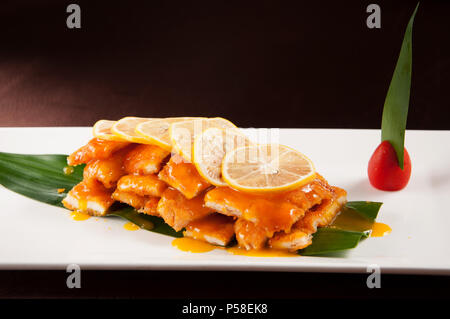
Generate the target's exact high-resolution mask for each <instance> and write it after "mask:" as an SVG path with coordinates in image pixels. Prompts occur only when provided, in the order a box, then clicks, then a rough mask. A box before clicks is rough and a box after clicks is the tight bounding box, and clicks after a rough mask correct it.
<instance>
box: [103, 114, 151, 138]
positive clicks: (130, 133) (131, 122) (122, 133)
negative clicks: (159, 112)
mask: <svg viewBox="0 0 450 319" xmlns="http://www.w3.org/2000/svg"><path fill="white" fill-rule="evenodd" d="M150 120H157V119H151V118H144V117H131V116H130V117H124V118H123V119H120V120H119V121H117V122H116V123H115V124H114V125H113V126H112V127H111V132H112V133H113V134H114V135H116V136H117V137H119V138H121V139H122V140H123V141H128V142H132V143H140V144H150V143H149V142H148V141H147V140H146V139H145V138H143V137H142V136H141V135H139V134H137V133H136V131H135V130H136V126H137V125H138V124H140V123H143V122H148V121H150Z"/></svg>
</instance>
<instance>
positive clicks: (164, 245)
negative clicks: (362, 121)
mask: <svg viewBox="0 0 450 319" xmlns="http://www.w3.org/2000/svg"><path fill="white" fill-rule="evenodd" d="M406 136H407V140H406V145H407V148H408V151H409V154H410V156H411V161H412V176H411V180H410V182H409V185H408V186H407V187H406V189H404V190H402V191H400V192H382V191H378V190H376V189H374V188H372V187H371V186H370V184H369V181H368V179H367V172H366V170H367V163H368V161H369V158H370V156H371V154H372V152H373V151H374V150H375V148H376V147H377V145H378V144H379V141H380V132H379V131H378V130H329V129H313V130H311V129H281V130H280V131H279V137H280V142H281V143H282V144H286V145H289V146H291V147H294V148H296V149H298V150H300V151H301V152H303V153H304V154H306V155H308V156H309V157H310V158H311V160H312V161H313V162H314V163H315V165H316V168H317V170H318V172H319V173H321V174H322V175H323V176H324V177H325V178H326V179H327V180H328V181H329V183H330V184H331V185H336V186H340V187H342V188H344V189H346V190H347V191H348V198H349V200H372V201H382V202H384V205H383V206H382V208H381V211H380V214H379V217H378V221H380V222H384V223H387V224H388V225H390V226H391V227H392V233H391V234H390V235H388V236H385V237H382V238H369V239H367V240H365V241H363V242H361V243H360V245H359V246H358V247H357V248H355V249H353V250H350V251H348V252H347V253H346V254H344V255H343V256H340V257H298V258H286V257H284V258H280V257H269V258H262V257H246V256H237V255H231V254H230V253H227V252H226V251H224V250H213V251H211V252H207V253H199V254H193V253H187V252H182V251H180V250H178V249H176V248H175V247H173V246H172V245H171V242H172V240H173V238H171V237H167V236H164V235H160V234H156V233H152V232H149V231H145V230H138V231H134V232H132V231H127V230H125V229H124V228H123V224H124V223H125V221H123V220H120V219H115V218H114V219H113V218H111V219H110V218H108V219H106V218H90V219H88V220H86V221H74V220H72V219H71V218H70V215H69V211H67V210H65V209H62V208H57V207H53V206H50V205H47V204H43V203H40V202H37V201H34V200H31V199H28V198H25V197H23V196H22V195H18V194H15V193H13V192H11V191H9V190H7V189H5V188H3V187H1V186H0V203H1V209H0V268H1V269H64V268H65V267H66V266H67V265H68V264H71V263H76V264H78V265H80V266H81V268H82V269H87V268H89V269H165V270H168V269H172V270H261V271H263V270H264V271H314V272H366V270H367V267H368V266H369V265H372V264H376V265H378V266H379V267H381V272H383V273H418V274H421V273H428V274H450V231H449V228H450V227H449V226H450V208H449V202H450V147H449V145H450V132H449V131H408V132H407V134H406ZM90 137H91V130H90V128H0V151H3V152H15V153H34V154H43V153H48V154H49V153H50V154H51V153H59V154H61V153H63V154H69V153H70V152H72V151H74V150H75V149H76V148H78V147H79V146H81V145H82V144H84V143H86V142H87V141H88V139H89V138H90Z"/></svg>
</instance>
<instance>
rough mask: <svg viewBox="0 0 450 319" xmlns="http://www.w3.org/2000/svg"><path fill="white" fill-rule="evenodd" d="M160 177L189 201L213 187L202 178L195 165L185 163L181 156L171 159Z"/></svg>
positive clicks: (174, 156)
mask: <svg viewBox="0 0 450 319" xmlns="http://www.w3.org/2000/svg"><path fill="white" fill-rule="evenodd" d="M158 176H159V178H160V179H161V180H163V181H164V182H166V183H167V184H169V185H170V186H172V187H173V188H176V189H177V190H179V191H180V192H181V193H182V194H183V195H184V196H185V197H186V198H188V199H190V198H194V197H195V196H197V195H198V194H200V192H202V191H203V190H205V189H206V188H208V187H210V186H211V184H210V183H208V182H207V181H205V180H204V179H203V178H202V177H201V176H200V174H199V173H198V172H197V169H196V168H195V166H194V164H192V163H187V162H185V161H184V159H183V158H182V157H181V156H179V155H176V154H175V155H173V156H172V157H171V158H170V160H169V162H168V163H167V164H166V165H165V166H164V168H163V169H162V170H161V172H159V174H158Z"/></svg>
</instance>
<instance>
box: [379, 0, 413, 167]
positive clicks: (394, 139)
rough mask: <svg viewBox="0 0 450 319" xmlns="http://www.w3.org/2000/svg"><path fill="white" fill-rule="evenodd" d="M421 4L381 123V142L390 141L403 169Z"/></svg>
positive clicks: (406, 42)
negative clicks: (415, 28)
mask: <svg viewBox="0 0 450 319" xmlns="http://www.w3.org/2000/svg"><path fill="white" fill-rule="evenodd" d="M418 7H419V4H417V6H416V8H415V10H414V13H413V14H412V16H411V18H410V20H409V23H408V26H407V27H406V31H405V36H404V38H403V43H402V47H401V49H400V55H399V57H398V60H397V65H396V66H395V70H394V75H393V76H392V80H391V84H390V85H389V90H388V93H387V95H386V100H385V101H384V108H383V119H382V122H381V140H382V141H389V142H390V143H391V144H392V146H393V147H394V149H395V152H396V153H397V159H398V164H399V165H400V167H401V169H403V155H404V154H403V153H404V143H405V129H406V119H407V117H408V106H409V95H410V89H411V70H412V28H413V22H414V17H415V16H416V12H417V9H418Z"/></svg>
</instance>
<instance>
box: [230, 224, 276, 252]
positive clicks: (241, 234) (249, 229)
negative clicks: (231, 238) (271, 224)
mask: <svg viewBox="0 0 450 319" xmlns="http://www.w3.org/2000/svg"><path fill="white" fill-rule="evenodd" d="M234 231H235V233H236V240H237V242H238V244H239V247H241V248H245V249H247V250H250V249H261V248H264V246H265V244H266V242H267V238H268V237H267V235H266V231H265V230H264V229H263V228H261V227H258V226H256V225H255V224H254V223H252V222H249V221H247V220H245V219H242V218H238V220H237V221H236V223H235V224H234Z"/></svg>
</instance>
